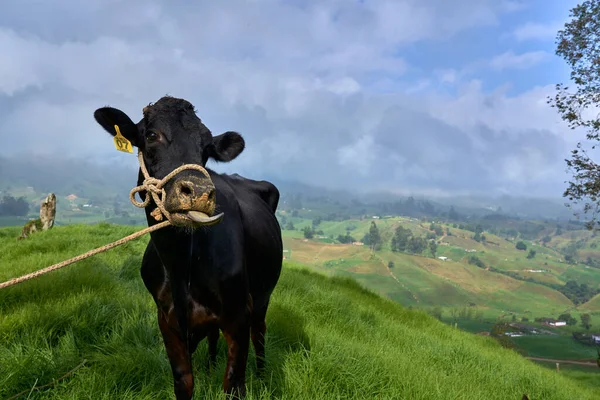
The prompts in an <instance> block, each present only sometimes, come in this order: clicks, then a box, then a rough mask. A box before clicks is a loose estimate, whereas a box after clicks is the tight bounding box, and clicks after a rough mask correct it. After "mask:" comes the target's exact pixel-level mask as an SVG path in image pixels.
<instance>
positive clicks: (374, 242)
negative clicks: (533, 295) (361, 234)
mask: <svg viewBox="0 0 600 400" xmlns="http://www.w3.org/2000/svg"><path fill="white" fill-rule="evenodd" d="M369 247H370V249H371V250H372V251H375V250H379V249H380V248H381V236H380V235H379V229H378V228H377V224H376V223H375V221H371V228H369Z"/></svg>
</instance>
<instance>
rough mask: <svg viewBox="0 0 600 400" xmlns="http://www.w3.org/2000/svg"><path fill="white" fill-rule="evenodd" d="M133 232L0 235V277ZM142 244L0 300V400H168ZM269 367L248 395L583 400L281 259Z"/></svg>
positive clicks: (418, 314) (438, 326) (475, 341)
mask: <svg viewBox="0 0 600 400" xmlns="http://www.w3.org/2000/svg"><path fill="white" fill-rule="evenodd" d="M134 230H135V228H134V227H123V226H114V225H108V224H100V225H95V226H83V225H72V226H67V227H56V228H55V229H53V230H52V231H48V232H44V233H40V234H37V235H34V236H33V237H32V238H30V239H29V240H26V241H20V242H18V241H16V240H15V237H16V236H17V235H18V233H19V228H3V229H0V243H1V245H2V249H3V251H2V252H1V253H0V265H2V269H1V270H0V280H2V281H4V280H7V279H9V278H11V277H15V276H18V275H21V274H23V273H27V272H31V271H33V270H36V269H39V268H41V267H43V266H47V265H49V264H52V263H54V262H58V261H61V260H64V259H66V258H69V257H72V256H74V255H77V254H80V253H82V252H84V251H87V250H90V249H92V248H95V247H98V246H100V245H103V244H106V243H108V242H110V241H113V240H116V239H118V238H120V237H123V236H125V235H127V234H130V233H132V232H133V231H134ZM146 241H147V237H146V238H142V239H139V240H137V241H135V242H130V243H128V244H125V245H123V246H121V247H118V248H116V249H114V250H111V251H110V252H107V253H103V254H100V255H98V256H95V257H93V258H90V259H87V260H84V261H81V262H79V263H77V264H74V265H71V266H69V267H67V268H65V269H63V270H60V271H55V272H53V273H51V274H48V275H45V276H42V277H39V278H37V279H35V280H32V281H28V282H25V283H22V284H19V285H17V286H14V287H10V288H7V289H4V290H2V291H0V370H1V371H2V372H3V373H2V374H0V397H1V398H9V397H11V396H13V395H14V394H16V393H18V392H21V391H26V393H27V394H25V395H23V396H22V397H21V398H23V399H24V398H36V399H64V398H73V399H84V398H89V399H115V398H118V399H155V398H173V394H172V379H171V374H170V369H169V364H168V361H167V357H166V354H165V351H164V346H163V344H162V341H161V337H160V334H159V330H158V327H157V324H156V311H155V306H154V303H153V302H152V299H151V297H150V295H149V294H148V293H147V292H146V289H145V288H144V287H143V284H142V281H141V278H140V276H139V265H140V260H141V255H142V252H143V249H144V245H145V243H146ZM267 323H268V330H267V371H266V376H265V378H264V379H262V380H260V379H257V378H256V377H255V375H254V356H253V353H251V356H250V360H249V367H248V369H249V371H248V391H249V393H248V398H249V399H267V398H282V399H330V398H351V399H373V398H375V399H402V398H406V399H448V398H460V399H483V398H485V399H503V400H504V399H520V398H521V396H522V395H523V393H527V394H528V395H529V397H530V398H531V399H542V398H543V399H565V398H578V399H592V398H597V392H596V391H594V390H593V389H592V385H589V387H587V386H582V385H581V382H583V381H580V382H579V383H578V382H576V381H574V380H571V379H568V378H567V377H565V376H563V375H561V374H556V373H555V372H553V371H552V370H550V369H547V368H544V367H541V366H538V365H536V364H535V363H533V362H530V361H528V360H526V359H524V358H523V357H521V356H520V355H518V354H517V353H515V352H513V351H510V350H507V349H503V348H501V347H500V346H499V345H498V344H497V343H496V342H495V341H494V340H493V339H490V338H486V337H479V336H475V335H472V334H470V333H467V332H464V331H462V330H460V329H454V328H451V327H449V326H447V325H445V324H443V323H441V322H439V321H437V320H435V319H433V318H432V317H430V316H428V315H426V314H425V313H424V312H422V311H414V310H408V309H406V308H403V307H402V306H400V305H398V304H395V303H394V302H392V301H390V300H387V299H384V298H381V297H379V296H377V295H376V294H374V293H373V292H371V291H369V290H366V289H363V288H362V287H361V286H359V285H358V284H357V283H356V282H355V281H352V280H348V279H345V278H340V277H331V278H330V277H326V276H324V275H321V274H317V273H314V272H309V271H308V270H305V269H302V268H300V267H298V266H296V265H294V264H292V263H285V264H284V271H283V274H282V277H281V280H280V284H279V285H278V287H277V288H276V290H275V292H274V295H273V304H272V306H271V308H270V310H269V313H268V315H267ZM224 351H225V346H224V342H223V339H220V341H219V360H218V364H217V367H216V370H215V371H213V373H212V374H211V375H210V376H209V377H207V376H206V375H205V373H204V370H205V360H206V356H207V350H206V343H202V344H201V345H200V347H199V349H198V351H197V352H196V354H195V355H194V370H195V379H196V385H197V386H196V388H197V397H198V398H207V399H212V398H215V399H216V398H224V396H223V394H222V393H221V383H222V374H223V372H224V369H225V354H224ZM83 360H86V363H85V364H84V366H83V367H82V368H80V369H78V370H77V371H76V372H75V373H73V374H72V375H71V376H69V377H68V378H66V379H64V380H62V381H60V382H58V383H57V384H56V385H54V386H52V387H50V388H46V389H43V390H40V391H37V390H35V388H36V387H38V386H42V385H44V384H46V383H49V382H52V381H53V380H54V379H58V378H59V377H61V376H62V375H64V374H65V373H67V372H68V371H70V370H71V369H73V368H74V367H75V366H77V365H79V364H80V363H81V362H82V361H83Z"/></svg>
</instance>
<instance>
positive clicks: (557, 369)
mask: <svg viewBox="0 0 600 400" xmlns="http://www.w3.org/2000/svg"><path fill="white" fill-rule="evenodd" d="M556 372H560V367H559V364H558V363H556Z"/></svg>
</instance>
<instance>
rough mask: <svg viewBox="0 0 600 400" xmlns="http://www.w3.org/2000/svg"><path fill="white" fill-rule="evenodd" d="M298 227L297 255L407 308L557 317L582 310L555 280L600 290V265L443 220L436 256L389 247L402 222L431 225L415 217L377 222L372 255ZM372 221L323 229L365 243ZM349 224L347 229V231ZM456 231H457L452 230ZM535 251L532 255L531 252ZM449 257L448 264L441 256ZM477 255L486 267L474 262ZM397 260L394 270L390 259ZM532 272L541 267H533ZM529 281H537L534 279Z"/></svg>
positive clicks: (420, 229)
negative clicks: (573, 261)
mask: <svg viewBox="0 0 600 400" xmlns="http://www.w3.org/2000/svg"><path fill="white" fill-rule="evenodd" d="M287 220H288V221H292V222H293V223H294V226H295V228H296V229H295V230H284V231H283V234H284V239H285V240H284V241H285V247H286V250H288V253H287V254H286V256H288V258H290V259H291V260H294V261H298V262H301V263H304V264H308V265H311V266H313V268H315V269H317V270H320V271H326V272H328V273H330V274H333V275H336V274H337V275H344V276H352V277H353V278H355V279H357V280H358V281H360V282H361V283H363V284H364V285H366V286H367V287H369V288H371V289H373V290H375V291H377V292H378V293H380V294H382V295H385V296H388V297H390V298H392V299H394V300H397V301H398V302H400V303H401V304H404V305H413V306H433V305H437V306H443V307H462V306H466V305H469V304H470V305H471V306H473V305H475V306H476V307H478V309H479V310H481V311H483V312H484V313H485V314H486V315H488V316H498V315H502V314H507V313H515V314H517V315H518V316H527V317H528V318H531V317H540V316H555V317H556V316H558V315H559V314H561V313H562V312H564V311H567V310H569V311H571V312H573V313H575V314H577V312H578V311H576V310H575V304H573V301H572V300H570V299H569V298H567V297H566V296H565V295H564V294H563V293H561V292H560V291H559V290H556V288H554V287H552V286H551V285H559V286H562V285H564V284H565V283H566V282H567V281H569V280H575V281H577V282H579V283H586V284H587V285H589V286H590V287H593V288H599V287H600V269H597V268H590V267H588V266H586V265H570V264H568V263H566V262H564V260H563V256H562V255H561V254H560V253H559V252H558V251H557V250H556V249H554V248H551V247H544V246H541V245H539V244H538V243H537V242H536V241H525V242H526V244H527V247H528V249H527V251H521V250H517V249H516V247H515V242H516V241H510V240H507V239H504V238H502V237H499V236H496V235H493V234H490V233H487V232H484V233H485V236H486V241H485V242H477V241H475V240H474V239H473V232H470V231H466V230H463V229H458V228H455V227H451V226H449V225H444V226H443V230H444V235H443V236H438V237H437V238H436V241H437V244H438V246H437V251H436V254H435V255H436V258H433V254H432V253H431V252H430V250H425V251H424V252H423V253H422V254H420V255H411V254H407V253H400V252H399V253H394V252H391V251H390V246H389V243H390V240H391V238H392V236H393V232H394V230H395V229H396V227H398V226H403V227H404V228H407V229H410V230H411V231H412V232H413V234H414V235H417V236H425V235H426V234H427V233H428V232H429V223H424V222H421V221H419V220H417V219H414V218H401V217H394V218H386V219H379V220H377V221H376V223H377V226H378V229H379V231H380V233H381V236H382V238H383V240H384V244H383V248H382V250H380V251H377V252H376V253H375V255H372V254H371V252H370V251H369V249H368V248H367V247H366V246H354V245H342V244H331V243H325V242H326V240H323V239H313V240H306V239H303V234H302V232H300V230H299V229H302V228H304V227H305V226H310V223H311V221H310V220H303V219H300V218H293V217H290V216H288V217H287ZM371 221H372V220H371V219H363V220H359V219H356V220H348V221H342V222H330V221H324V222H321V224H319V225H318V227H317V229H318V230H322V231H323V234H322V235H320V236H326V237H328V238H331V237H334V238H335V237H337V235H340V234H342V235H345V234H346V231H347V230H349V232H350V235H351V236H352V237H353V238H355V239H357V240H360V239H361V238H362V236H364V234H365V233H367V232H368V229H369V226H370V224H371ZM347 228H349V229H347ZM448 230H449V231H450V233H451V235H447V234H446V232H447V231H448ZM530 249H533V250H535V251H536V254H535V256H534V257H533V258H528V257H527V255H528V251H529V250H530ZM439 256H444V257H448V260H447V261H442V260H440V259H438V258H437V257H439ZM471 257H477V259H479V260H480V261H481V262H482V263H483V265H484V266H485V267H486V268H480V267H477V266H476V265H475V264H473V263H470V262H469V259H470V258H471ZM390 261H392V262H393V263H394V268H393V269H388V268H387V265H388V263H389V262H390ZM531 270H533V271H535V272H531ZM530 281H531V282H530ZM594 304H596V303H593V304H591V305H581V306H580V308H581V310H582V311H583V310H586V311H594V310H596V311H600V307H596V306H595V305H594Z"/></svg>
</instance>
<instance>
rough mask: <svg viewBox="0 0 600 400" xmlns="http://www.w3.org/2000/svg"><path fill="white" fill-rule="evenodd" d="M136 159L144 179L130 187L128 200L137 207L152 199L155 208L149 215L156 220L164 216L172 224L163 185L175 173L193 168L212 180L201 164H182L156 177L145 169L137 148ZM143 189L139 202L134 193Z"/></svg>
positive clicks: (140, 153) (146, 203) (160, 219)
mask: <svg viewBox="0 0 600 400" xmlns="http://www.w3.org/2000/svg"><path fill="white" fill-rule="evenodd" d="M138 161H139V163H140V169H141V171H142V174H143V175H144V181H143V182H142V184H141V185H140V186H136V187H134V188H133V189H131V192H129V200H130V201H131V203H132V204H133V205H134V206H136V207H138V208H144V207H146V206H147V205H148V204H150V199H153V200H154V203H156V208H155V209H154V210H152V212H151V213H150V215H152V217H154V219H155V220H157V221H162V219H163V217H164V218H167V220H168V221H169V222H171V223H172V224H174V223H173V222H174V221H173V217H172V215H171V213H170V212H168V211H167V210H166V209H165V205H164V202H165V199H166V196H167V193H166V191H165V189H164V186H165V185H166V184H167V182H168V181H169V180H171V179H172V178H173V177H174V176H175V175H177V174H178V173H180V172H181V171H185V170H194V171H199V172H201V173H202V174H203V175H204V176H206V178H207V179H208V180H210V181H211V182H212V180H211V179H210V175H209V174H208V171H206V169H205V168H204V167H202V166H201V165H198V164H184V165H182V166H180V167H178V168H175V169H174V170H173V171H171V172H170V173H169V174H168V175H167V176H165V177H164V178H162V179H156V178H153V177H151V176H150V174H149V173H148V170H147V169H146V164H145V163H144V155H143V154H142V151H141V150H139V149H138ZM143 191H146V198H145V199H144V200H143V201H141V202H140V201H137V200H136V199H135V194H136V193H140V192H143ZM140 197H142V195H141V193H140Z"/></svg>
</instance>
